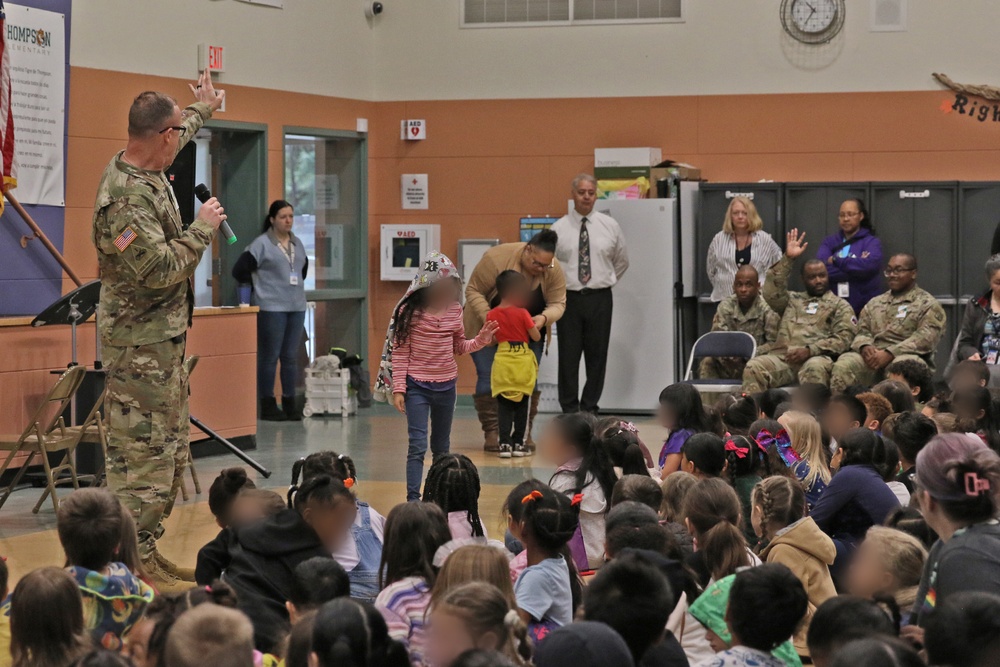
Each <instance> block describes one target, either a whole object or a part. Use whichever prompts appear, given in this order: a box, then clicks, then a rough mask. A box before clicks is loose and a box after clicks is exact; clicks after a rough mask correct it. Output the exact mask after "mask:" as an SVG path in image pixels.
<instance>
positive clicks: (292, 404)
mask: <svg viewBox="0 0 1000 667" xmlns="http://www.w3.org/2000/svg"><path fill="white" fill-rule="evenodd" d="M298 405H299V402H298V401H297V400H296V399H295V397H294V396H282V397H281V408H282V409H283V410H284V411H285V421H290V422H300V421H302V411H301V410H299V408H298Z"/></svg>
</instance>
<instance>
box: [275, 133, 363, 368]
mask: <svg viewBox="0 0 1000 667" xmlns="http://www.w3.org/2000/svg"><path fill="white" fill-rule="evenodd" d="M284 147H285V199H286V200H288V202H289V203H291V204H292V206H293V207H294V209H295V227H294V230H295V234H296V235H298V236H299V238H301V239H302V242H303V243H304V244H305V247H306V253H307V255H308V256H309V275H308V277H307V278H306V283H305V285H306V298H308V299H309V301H310V302H311V303H313V304H314V310H312V316H310V317H307V318H306V331H307V333H308V335H309V341H310V353H311V356H312V357H314V358H315V357H316V356H321V355H324V354H327V352H328V351H329V349H330V348H331V347H342V348H345V349H346V350H347V351H348V353H349V354H353V353H357V354H360V355H361V356H367V353H368V205H367V204H368V182H367V174H368V153H367V144H366V140H365V135H363V134H359V133H356V132H337V131H328V130H316V129H307V128H289V127H286V128H285V141H284Z"/></svg>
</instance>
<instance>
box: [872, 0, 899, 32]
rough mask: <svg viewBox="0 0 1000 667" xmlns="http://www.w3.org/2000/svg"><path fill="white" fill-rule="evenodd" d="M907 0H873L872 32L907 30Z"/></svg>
mask: <svg viewBox="0 0 1000 667" xmlns="http://www.w3.org/2000/svg"><path fill="white" fill-rule="evenodd" d="M906 5H907V0H871V10H870V11H871V30H872V32H903V31H905V30H906V9H907V7H906Z"/></svg>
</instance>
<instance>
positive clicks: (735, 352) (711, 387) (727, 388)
mask: <svg viewBox="0 0 1000 667" xmlns="http://www.w3.org/2000/svg"><path fill="white" fill-rule="evenodd" d="M755 354H757V341H756V340H754V337H753V336H751V335H750V334H748V333H745V332H743V331H709V332H708V333H707V334H704V335H702V336H701V337H699V338H698V340H696V341H695V342H694V346H693V347H692V348H691V356H690V357H688V365H687V371H686V372H685V373H684V381H685V382H687V383H688V384H690V385H692V386H694V388H695V389H697V390H698V391H700V392H704V393H726V392H731V391H737V390H738V389H739V388H740V387H741V386H743V378H704V379H702V378H699V379H697V380H694V379H692V374H693V372H694V362H695V360H696V359H703V358H705V357H741V358H743V359H752V358H753V356H754V355H755Z"/></svg>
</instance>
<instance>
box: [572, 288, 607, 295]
mask: <svg viewBox="0 0 1000 667" xmlns="http://www.w3.org/2000/svg"><path fill="white" fill-rule="evenodd" d="M567 291H568V292H570V293H572V294H598V293H600V292H610V291H611V288H610V287H598V288H596V289H592V288H590V287H584V288H583V289H571V290H567Z"/></svg>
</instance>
